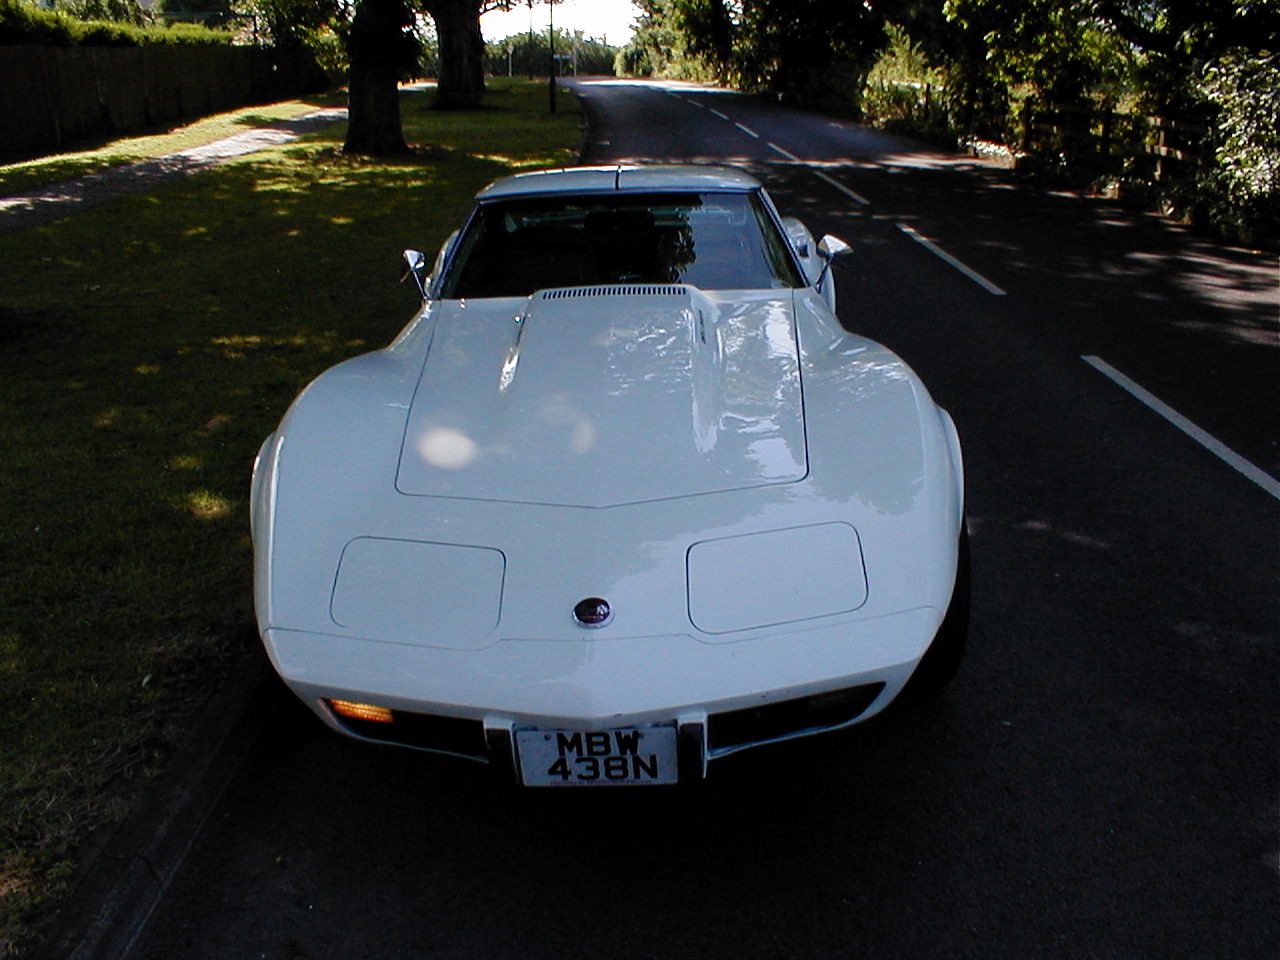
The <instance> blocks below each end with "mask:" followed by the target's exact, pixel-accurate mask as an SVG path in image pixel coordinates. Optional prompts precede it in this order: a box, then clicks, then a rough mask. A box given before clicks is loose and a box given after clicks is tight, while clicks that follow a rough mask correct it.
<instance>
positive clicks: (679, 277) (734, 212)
mask: <svg viewBox="0 0 1280 960" xmlns="http://www.w3.org/2000/svg"><path fill="white" fill-rule="evenodd" d="M607 283H690V284H693V285H695V286H698V287H701V288H702V289H704V290H742V289H769V288H785V287H798V286H801V285H802V283H801V281H800V278H799V275H798V274H797V272H796V268H795V266H794V264H793V262H792V260H791V257H790V256H789V254H788V252H787V248H786V246H785V240H784V239H783V238H782V236H781V234H780V232H779V230H778V228H777V226H776V225H775V224H774V223H773V220H772V219H771V218H770V217H769V215H768V213H767V212H766V210H765V209H764V206H763V204H762V203H761V201H760V198H759V197H758V196H756V195H754V194H747V193H664V194H626V193H616V194H601V195H598V196H594V195H587V196H584V195H581V194H575V195H571V196H568V195H566V196H548V197H536V198H529V199H517V200H509V201H505V202H493V203H485V204H482V205H481V206H480V207H479V208H478V209H477V210H476V213H475V215H474V216H473V217H472V218H471V221H470V223H468V225H467V228H466V230H465V232H464V233H463V235H462V237H461V239H460V241H459V243H458V247H457V253H456V255H455V256H454V258H453V262H452V264H451V265H450V267H449V270H448V273H447V275H446V276H445V278H444V280H443V282H442V284H441V287H440V296H441V297H444V298H454V299H461V298H464V297H524V296H528V295H529V294H531V293H533V292H534V291H535V290H541V289H545V288H548V287H578V286H589V285H595V284H607Z"/></svg>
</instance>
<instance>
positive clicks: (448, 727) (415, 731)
mask: <svg viewBox="0 0 1280 960" xmlns="http://www.w3.org/2000/svg"><path fill="white" fill-rule="evenodd" d="M329 712H330V714H331V715H332V716H333V718H334V719H335V720H337V721H338V724H339V725H340V726H341V727H342V728H343V729H344V730H348V731H350V732H351V733H353V734H355V735H356V736H358V737H365V738H367V739H369V740H379V741H381V742H383V743H397V744H400V745H401V746H405V747H417V748H418V749H420V750H434V751H436V752H438V753H452V754H456V755H458V756H463V757H471V758H473V759H475V760H486V759H488V751H487V749H486V748H485V739H484V722H483V721H481V720H468V719H466V718H464V717H442V716H436V715H434V714H430V713H408V712H406V711H403V710H392V711H391V722H390V723H385V722H380V721H375V720H358V719H356V718H354V717H344V716H343V715H342V714H340V713H337V712H335V711H333V710H330V711H329Z"/></svg>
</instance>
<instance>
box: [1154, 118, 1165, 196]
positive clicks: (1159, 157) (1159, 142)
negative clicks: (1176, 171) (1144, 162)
mask: <svg viewBox="0 0 1280 960" xmlns="http://www.w3.org/2000/svg"><path fill="white" fill-rule="evenodd" d="M1151 120H1152V121H1154V122H1155V125H1156V146H1157V147H1159V149H1158V150H1157V151H1156V182H1157V183H1159V182H1160V181H1161V180H1163V179H1164V151H1165V148H1166V147H1167V146H1168V145H1169V144H1168V133H1167V131H1166V129H1165V125H1164V118H1163V117H1152V118H1151Z"/></svg>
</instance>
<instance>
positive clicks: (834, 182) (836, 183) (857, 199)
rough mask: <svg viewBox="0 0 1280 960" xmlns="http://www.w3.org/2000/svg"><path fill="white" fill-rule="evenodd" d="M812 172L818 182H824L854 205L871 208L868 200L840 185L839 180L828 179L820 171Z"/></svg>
mask: <svg viewBox="0 0 1280 960" xmlns="http://www.w3.org/2000/svg"><path fill="white" fill-rule="evenodd" d="M809 169H810V170H813V168H812V167H810V168H809ZM813 172H814V173H815V174H817V176H818V179H820V180H822V181H824V182H826V183H829V184H831V186H833V187H835V188H836V189H837V190H839V191H840V192H841V193H843V194H844V195H845V196H846V197H848V198H849V199H850V200H852V201H853V202H854V203H860V204H862V206H864V207H869V206H871V201H870V200H868V199H867V198H866V197H864V196H863V195H862V194H860V193H856V192H854V191H853V190H850V189H849V188H848V187H846V186H845V185H844V184H843V183H841V182H840V181H839V180H837V179H836V178H835V177H828V176H827V175H826V174H825V173H823V172H822V171H821V170H813Z"/></svg>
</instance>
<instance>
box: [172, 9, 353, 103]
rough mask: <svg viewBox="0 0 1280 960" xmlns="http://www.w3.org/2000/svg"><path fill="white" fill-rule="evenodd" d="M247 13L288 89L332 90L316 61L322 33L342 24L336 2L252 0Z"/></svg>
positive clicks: (299, 90) (307, 91)
mask: <svg viewBox="0 0 1280 960" xmlns="http://www.w3.org/2000/svg"><path fill="white" fill-rule="evenodd" d="M167 2H169V3H174V2H183V3H191V2H195V3H203V2H205V0H167ZM244 9H245V10H247V12H248V13H249V14H251V15H253V16H255V17H256V18H257V22H259V23H260V24H261V27H262V29H264V31H265V33H266V35H267V36H268V37H269V39H270V40H271V49H272V53H273V56H272V65H273V67H274V68H275V71H276V74H277V76H279V77H281V78H282V79H283V80H284V82H285V86H286V87H287V88H288V89H290V90H294V91H296V92H298V93H318V92H319V91H321V90H324V89H327V88H328V86H329V78H328V75H327V74H326V73H325V72H324V69H323V68H322V67H321V66H320V63H319V61H318V60H317V59H316V53H315V48H314V46H313V43H314V38H315V36H316V35H317V34H318V33H319V32H321V31H323V30H325V29H331V28H332V25H333V24H335V23H337V22H338V21H339V20H340V14H339V9H338V4H337V2H336V0H249V3H247V4H246V6H245V8H244Z"/></svg>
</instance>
